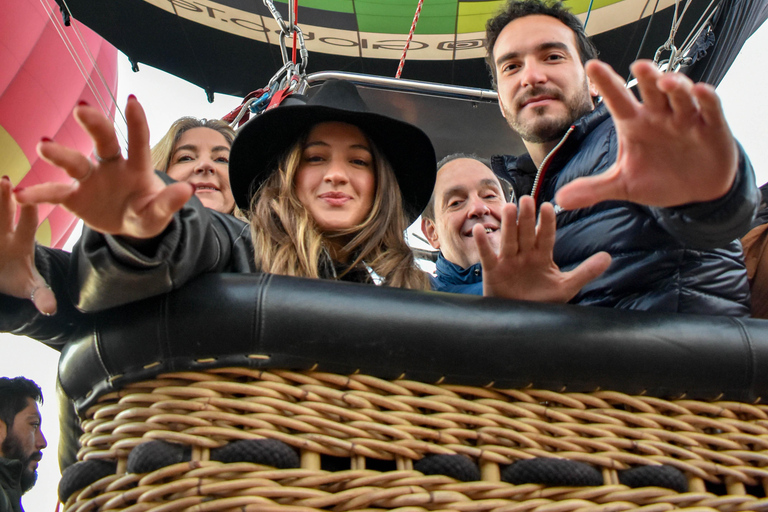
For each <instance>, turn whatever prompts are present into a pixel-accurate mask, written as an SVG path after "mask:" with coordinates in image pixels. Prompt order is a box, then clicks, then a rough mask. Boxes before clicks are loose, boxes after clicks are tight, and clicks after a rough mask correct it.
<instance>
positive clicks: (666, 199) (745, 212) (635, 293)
mask: <svg viewBox="0 0 768 512" xmlns="http://www.w3.org/2000/svg"><path fill="white" fill-rule="evenodd" d="M486 29H487V30H486V32H487V33H486V35H487V44H488V62H489V66H490V67H491V69H492V72H493V76H494V79H495V83H496V87H497V90H498V92H499V104H500V107H501V109H502V113H503V114H504V116H505V118H506V119H507V122H508V123H509V125H510V127H512V129H513V130H515V131H516V132H517V133H518V134H519V135H520V136H521V137H522V138H523V141H524V143H525V145H526V148H527V150H528V152H529V154H527V155H523V156H521V157H513V156H497V157H494V158H493V159H492V167H493V170H494V172H495V173H496V174H497V175H498V176H500V177H502V178H504V179H506V180H508V181H510V182H511V183H512V186H513V188H514V190H515V195H516V196H517V197H521V196H522V195H528V194H530V195H532V196H533V197H534V199H535V200H536V204H537V206H540V205H541V204H543V203H545V202H551V203H553V205H554V207H555V211H556V212H557V242H556V244H555V250H554V259H555V262H556V263H557V265H559V267H560V268H561V269H562V270H568V269H570V268H573V267H575V266H577V265H578V264H579V263H581V262H582V261H584V260H585V259H586V258H587V257H589V256H590V255H592V254H594V253H596V252H598V251H607V252H608V253H610V254H611V256H612V257H613V262H612V264H611V266H610V268H609V269H608V271H606V272H605V274H603V275H602V276H601V277H599V278H598V279H596V280H594V281H593V282H591V283H589V284H588V285H587V286H585V287H584V288H583V289H582V290H581V292H580V293H579V294H578V295H577V296H576V297H575V298H574V299H573V300H572V301H571V302H573V303H578V304H582V305H597V306H606V307H615V308H624V309H638V310H649V311H670V312H675V311H676V312H686V313H697V314H717V315H734V316H736V315H741V316H745V315H748V314H749V288H748V285H747V278H746V271H745V267H744V261H743V256H742V250H741V245H740V243H739V242H738V241H736V239H737V238H738V237H739V236H741V235H743V234H744V233H745V232H746V231H747V230H748V229H749V226H750V223H751V221H752V219H753V217H754V214H755V211H756V209H757V205H758V204H759V201H760V198H759V193H758V191H757V187H756V185H755V178H754V175H753V172H752V168H751V165H750V163H749V161H748V159H747V158H746V156H745V155H744V153H743V151H742V150H741V148H740V147H739V146H738V144H737V143H736V141H735V140H734V139H733V136H732V135H731V133H730V131H729V129H728V126H727V124H726V122H725V119H724V117H723V114H722V110H721V109H720V104H719V100H718V98H717V96H716V94H715V92H714V89H713V88H711V87H710V86H708V85H705V84H695V85H694V84H693V83H692V82H691V81H690V79H688V78H687V77H685V76H683V75H679V74H677V73H671V74H667V75H662V74H661V73H660V72H659V71H658V70H657V69H656V67H655V66H654V65H653V64H652V63H650V62H638V63H635V64H634V65H633V72H634V74H635V76H636V77H637V78H638V88H639V90H640V93H641V95H642V96H643V98H644V103H642V104H641V103H639V102H638V101H637V100H636V99H635V98H634V97H633V96H632V95H631V93H630V92H628V91H627V90H626V89H625V88H624V85H623V80H622V79H621V78H620V77H618V75H616V74H615V73H614V72H613V71H612V70H611V69H610V68H609V67H607V66H606V65H605V64H603V63H599V62H596V61H593V62H590V63H589V64H588V65H586V66H585V65H584V63H586V62H587V61H588V60H589V59H593V58H594V57H595V56H596V52H595V49H594V46H592V43H591V42H590V41H589V39H587V36H586V34H585V33H584V30H583V28H582V23H581V21H579V20H578V19H577V18H576V17H575V16H573V15H572V14H571V13H570V12H568V11H567V10H566V9H565V8H564V7H563V6H562V4H561V3H547V2H546V0H544V1H541V0H523V1H522V2H514V1H513V2H511V3H510V4H508V5H507V7H506V9H505V10H504V12H502V13H500V14H499V15H497V17H496V18H493V19H491V20H489V22H488V24H487V26H486ZM598 94H601V95H602V96H603V99H604V102H603V103H599V104H598V105H597V106H595V103H596V101H595V100H596V99H597V97H598ZM609 110H610V112H609ZM488 278H489V276H488V274H487V273H486V275H485V279H488Z"/></svg>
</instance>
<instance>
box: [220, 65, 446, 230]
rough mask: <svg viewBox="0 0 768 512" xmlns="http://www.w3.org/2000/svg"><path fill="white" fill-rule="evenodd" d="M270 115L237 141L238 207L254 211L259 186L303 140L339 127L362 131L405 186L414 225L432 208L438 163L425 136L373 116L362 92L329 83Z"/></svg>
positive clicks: (232, 168)
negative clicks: (321, 126) (316, 129)
mask: <svg viewBox="0 0 768 512" xmlns="http://www.w3.org/2000/svg"><path fill="white" fill-rule="evenodd" d="M296 103H298V102H296V101H294V102H291V104H289V105H284V106H280V107H277V108H273V109H272V110H268V111H266V112H264V113H263V114H261V115H259V116H257V117H255V118H254V119H252V120H250V121H248V123H246V124H245V125H243V127H242V128H241V129H240V131H239V132H238V134H237V137H235V142H234V143H233V144H232V151H231V152H230V156H229V179H230V184H231V186H232V194H233V195H234V196H235V202H237V206H239V207H240V208H242V209H248V208H249V207H250V200H251V197H252V196H253V194H254V193H255V192H256V191H257V190H258V188H259V186H260V185H261V184H262V182H264V180H266V179H267V178H268V177H269V176H270V175H271V174H272V172H274V171H275V170H276V169H277V162H278V161H279V159H280V158H281V157H282V156H283V155H284V154H285V153H286V151H288V150H289V149H290V148H291V146H293V144H295V143H296V141H297V140H298V138H299V137H300V136H301V135H303V134H304V133H306V132H307V131H309V129H310V128H311V127H312V126H314V125H316V124H317V123H324V122H329V121H339V122H343V123H349V124H352V125H355V126H357V127H358V128H360V129H361V130H362V131H363V133H365V135H366V136H367V137H368V138H369V139H370V140H371V141H372V142H373V143H374V144H375V145H376V146H377V147H378V148H379V149H380V150H381V152H382V153H383V154H384V156H385V157H386V158H387V160H388V161H389V163H390V165H391V166H392V169H393V170H394V173H395V176H396V178H397V183H398V184H399V185H400V192H401V193H402V196H403V206H404V208H405V212H406V216H407V218H408V219H409V221H410V222H413V221H414V220H416V218H417V217H418V216H419V215H420V214H421V212H422V210H423V209H424V208H425V207H426V206H427V203H428V202H429V198H430V196H431V195H432V189H433V188H434V185H435V175H436V174H437V169H436V158H435V150H434V148H433V147H432V143H431V142H430V140H429V137H427V134H425V133H424V132H423V131H421V130H420V129H419V128H417V127H415V126H413V125H411V124H408V123H406V122H404V121H400V120H398V119H394V118H391V117H387V116H384V115H381V114H377V113H374V112H370V111H369V110H368V106H367V105H366V104H365V102H364V101H363V99H362V98H361V97H360V94H359V93H358V92H357V88H356V87H355V86H354V85H353V84H352V83H350V82H347V81H344V80H328V81H327V82H325V83H324V84H323V85H322V86H321V87H320V89H319V90H318V91H317V93H316V94H315V95H314V96H312V98H310V99H309V101H307V102H306V103H305V104H298V105H297V104H296Z"/></svg>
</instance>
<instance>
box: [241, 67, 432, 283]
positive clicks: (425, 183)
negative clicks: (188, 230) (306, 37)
mask: <svg viewBox="0 0 768 512" xmlns="http://www.w3.org/2000/svg"><path fill="white" fill-rule="evenodd" d="M435 172H436V171H435V154H434V150H433V149H432V144H431V143H430V141H429V139H428V137H427V136H426V135H425V134H424V133H423V132H422V131H421V130H419V129H418V128H416V127H414V126H412V125H410V124H407V123H404V122H401V121H398V120H395V119H392V118H390V117H386V116H382V115H379V114H375V113H371V112H368V110H367V107H366V105H365V103H363V101H362V99H361V98H360V96H359V95H358V93H357V90H356V89H355V87H354V86H353V85H352V84H350V83H349V82H344V81H337V80H333V81H329V82H326V83H325V84H324V85H323V87H321V88H320V90H319V91H318V92H317V94H316V95H315V96H314V97H312V98H311V99H310V100H309V102H308V103H307V104H304V105H290V106H284V107H281V108H278V109H273V110H270V111H267V112H265V113H264V114H262V115H261V116H259V117H257V118H255V119H253V120H252V121H250V122H249V123H248V124H247V125H245V126H244V127H243V128H242V130H241V131H240V133H239V134H238V137H237V139H236V140H235V144H234V145H233V147H232V154H231V161H230V176H231V183H232V189H233V193H234V195H235V200H236V201H237V204H238V206H239V207H240V208H241V209H243V210H247V211H249V212H250V214H251V224H252V227H251V233H252V237H253V244H254V249H255V255H256V266H257V267H258V268H260V269H262V270H264V271H265V272H270V273H274V274H285V275H295V276H304V277H321V278H339V279H344V280H351V281H358V282H375V281H379V280H382V281H383V283H384V284H386V285H389V286H395V287H403V288H417V289H428V288H429V281H428V278H427V277H426V275H425V274H424V273H423V272H421V271H420V270H418V268H417V267H416V265H415V261H414V258H413V253H412V252H411V250H410V248H409V247H408V246H407V245H406V243H405V240H404V238H403V232H404V231H405V229H406V228H407V227H408V225H409V224H410V223H411V222H413V221H414V220H415V219H416V217H418V215H419V213H420V212H421V211H422V210H423V208H424V207H425V206H426V204H427V202H428V201H429V197H430V195H431V193H432V187H433V185H434V179H435Z"/></svg>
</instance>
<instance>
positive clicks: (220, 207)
mask: <svg viewBox="0 0 768 512" xmlns="http://www.w3.org/2000/svg"><path fill="white" fill-rule="evenodd" d="M234 140H235V131H234V130H233V129H232V127H230V126H229V125H228V124H227V123H226V122H224V121H222V120H220V119H198V118H196V117H182V118H180V119H177V120H176V121H174V123H173V124H172V125H171V127H170V128H169V129H168V132H166V134H165V135H163V138H162V139H160V141H159V142H158V143H157V144H155V146H154V147H153V148H152V164H153V166H154V168H155V169H157V170H158V171H163V172H165V173H166V174H168V176H170V177H171V178H173V179H174V180H176V181H186V182H188V183H192V184H194V185H195V187H196V191H195V195H196V196H197V197H198V199H200V202H202V203H203V206H205V207H207V208H212V209H214V210H216V211H219V212H221V213H232V212H233V210H234V207H235V200H234V198H233V197H232V190H231V189H230V186H229V151H230V149H231V148H232V142H233V141H234Z"/></svg>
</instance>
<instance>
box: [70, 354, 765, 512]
mask: <svg viewBox="0 0 768 512" xmlns="http://www.w3.org/2000/svg"><path fill="white" fill-rule="evenodd" d="M85 416H86V419H85V421H84V423H83V429H84V431H85V434H84V435H83V436H82V438H81V443H82V448H81V450H80V452H79V454H78V458H79V459H80V460H95V459H104V460H113V461H117V472H116V474H115V475H111V476H108V477H105V478H102V479H100V480H98V481H96V482H94V483H92V484H91V485H89V486H88V487H86V488H84V489H82V490H80V491H77V492H75V493H74V494H72V495H71V497H70V498H69V499H68V500H67V503H66V505H65V507H64V510H65V511H67V512H74V511H78V512H86V511H96V510H98V511H117V510H121V511H131V512H133V511H149V510H151V511H154V512H160V511H163V512H170V511H181V510H189V511H214V510H215V511H223V510H254V511H255V510H258V511H273V510H274V511H280V512H293V511H296V512H298V511H315V510H338V511H350V510H354V511H368V510H398V511H422V510H456V511H494V512H502V511H503V512H513V511H514V512H518V511H519V512H529V511H530V512H570V511H574V512H575V511H585V512H586V511H595V512H596V511H618V510H643V511H666V510H672V509H682V510H691V511H693V510H722V511H741V510H768V499H766V498H765V497H764V496H765V486H766V484H767V483H768V406H765V405H749V404H745V403H738V402H703V401H694V400H684V399H680V400H671V401H668V400H662V399H659V398H653V397H648V396H629V395H626V394H622V393H618V392H610V391H597V392H593V393H558V392H553V391H543V390H534V389H525V390H514V389H495V388H492V387H486V388H480V387H471V386H457V385H447V384H440V383H438V384H425V383H421V382H415V381H410V380H392V381H387V380H382V379H379V378H376V377H372V376H369V375H363V374H355V375H348V376H347V375H338V374H330V373H321V372H312V371H307V372H291V371H281V370H270V371H260V370H256V369H246V368H220V369H211V370H208V371H204V372H178V373H171V374H163V375H159V376H158V377H157V378H156V379H153V380H148V381H144V382H138V383H133V384H129V385H127V386H126V387H125V388H124V389H122V390H120V391H117V392H112V393H109V394H106V395H104V396H102V397H101V398H100V399H99V401H98V403H97V404H96V405H94V406H92V407H90V408H89V409H88V411H87V412H86V414H85ZM264 438H268V439H276V440H279V441H281V442H283V443H285V444H287V445H288V446H290V447H292V448H293V449H295V451H296V452H297V453H298V454H300V461H301V462H300V467H298V468H295V469H275V468H274V467H270V466H265V465H261V464H257V463H251V462H234V463H223V462H217V461H212V460H210V459H211V457H210V454H211V451H212V450H214V449H217V448H219V447H222V446H225V445H227V444H229V443H232V442H235V441H238V440H248V439H264ZM152 440H162V441H167V442H170V443H174V444H179V445H183V446H186V447H189V448H191V452H190V460H189V461H184V462H180V463H176V464H171V465H169V466H166V467H163V468H160V469H157V470H155V471H152V472H149V473H145V474H132V473H129V472H127V471H126V467H127V460H128V457H129V455H130V454H131V452H132V450H134V449H135V448H136V447H137V446H140V445H142V444H143V443H147V442H148V441H152ZM434 454H460V455H464V456H466V457H467V458H468V460H470V461H472V462H473V463H474V464H476V466H477V467H478V468H479V470H480V472H479V475H480V479H478V480H476V481H466V482H465V481H461V480H459V479H456V478H453V477H450V476H446V475H440V474H424V473H423V472H421V471H418V470H416V469H414V464H416V465H418V463H419V461H420V460H423V459H424V457H425V456H429V455H434ZM540 458H559V459H565V460H569V461H578V462H581V463H585V464H587V465H589V466H591V467H593V468H595V469H596V470H597V471H598V472H599V474H600V475H601V477H602V482H601V483H602V485H599V486H563V485H545V484H541V483H516V484H515V483H509V482H507V481H504V480H503V479H502V475H503V474H504V471H505V469H506V468H508V467H512V466H510V465H511V464H513V463H515V462H517V461H524V460H530V459H540ZM329 465H330V466H333V470H330V469H323V468H328V466H329ZM660 465H663V466H664V467H672V468H676V469H677V470H679V471H680V472H681V473H682V474H684V475H685V478H686V480H687V487H688V489H687V491H684V492H678V491H674V490H671V489H667V488H663V487H658V486H654V487H639V488H632V487H629V486H628V485H623V484H620V483H619V482H620V479H621V478H622V474H624V472H625V471H628V470H631V469H632V468H638V467H643V466H660Z"/></svg>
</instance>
